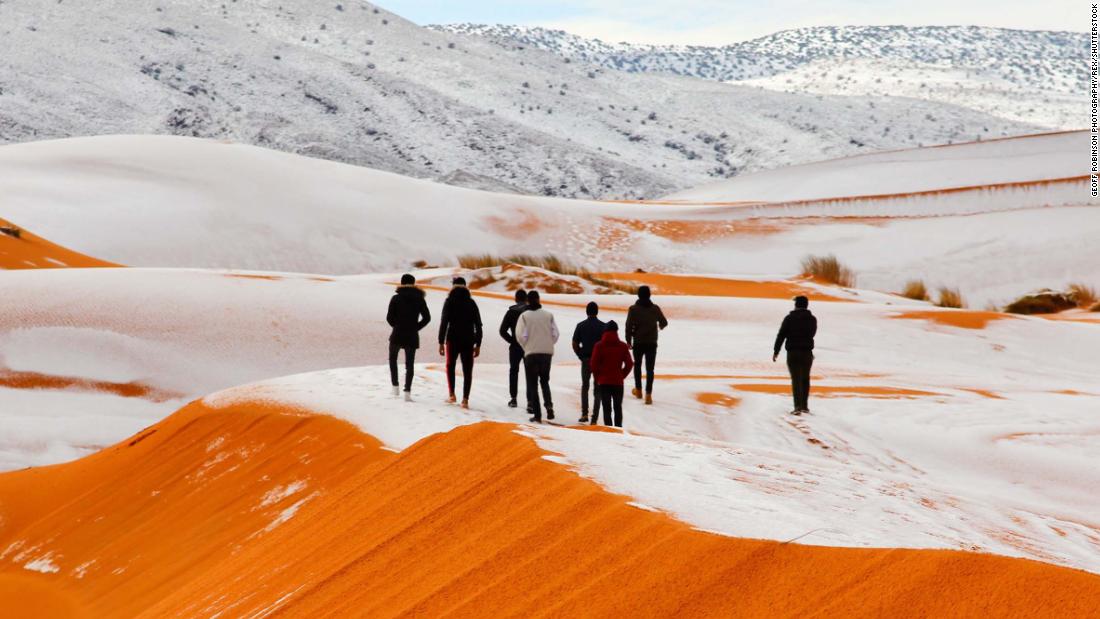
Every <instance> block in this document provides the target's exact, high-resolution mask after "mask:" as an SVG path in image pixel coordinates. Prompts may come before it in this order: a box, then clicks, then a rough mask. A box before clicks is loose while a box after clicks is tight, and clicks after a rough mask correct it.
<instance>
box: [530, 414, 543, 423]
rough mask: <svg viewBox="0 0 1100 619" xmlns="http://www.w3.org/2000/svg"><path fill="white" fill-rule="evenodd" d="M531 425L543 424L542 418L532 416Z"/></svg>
mask: <svg viewBox="0 0 1100 619" xmlns="http://www.w3.org/2000/svg"><path fill="white" fill-rule="evenodd" d="M531 423H542V417H540V416H538V415H532V416H531Z"/></svg>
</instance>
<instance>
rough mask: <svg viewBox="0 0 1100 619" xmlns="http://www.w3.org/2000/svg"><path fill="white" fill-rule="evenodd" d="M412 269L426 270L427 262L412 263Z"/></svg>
mask: <svg viewBox="0 0 1100 619" xmlns="http://www.w3.org/2000/svg"><path fill="white" fill-rule="evenodd" d="M412 268H414V269H426V268H428V261H427V260H417V261H416V262H414V263H412Z"/></svg>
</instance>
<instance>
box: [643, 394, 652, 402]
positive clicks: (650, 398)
mask: <svg viewBox="0 0 1100 619" xmlns="http://www.w3.org/2000/svg"><path fill="white" fill-rule="evenodd" d="M645 403H646V404H653V394H652V393H647V394H645Z"/></svg>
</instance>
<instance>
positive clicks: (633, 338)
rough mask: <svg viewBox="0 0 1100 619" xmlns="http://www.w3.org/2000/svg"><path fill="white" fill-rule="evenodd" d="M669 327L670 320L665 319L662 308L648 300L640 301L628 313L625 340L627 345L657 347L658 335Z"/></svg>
mask: <svg viewBox="0 0 1100 619" xmlns="http://www.w3.org/2000/svg"><path fill="white" fill-rule="evenodd" d="M667 326H668V320H666V319H665V315H664V313H663V312H662V311H661V308H660V307H658V306H656V305H654V304H653V301H650V300H648V299H646V300H641V299H639V300H638V302H637V303H635V304H634V305H631V306H630V310H629V311H627V313H626V328H625V331H626V333H625V334H624V339H625V340H626V343H627V344H631V345H634V346H637V345H639V344H641V345H654V346H655V345H656V344H657V333H658V332H659V331H660V330H661V329H664V328H665V327H667Z"/></svg>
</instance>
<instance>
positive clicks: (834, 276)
mask: <svg viewBox="0 0 1100 619" xmlns="http://www.w3.org/2000/svg"><path fill="white" fill-rule="evenodd" d="M802 274H803V275H808V276H810V277H813V278H814V279H816V280H819V281H823V282H828V283H830V284H836V285H837V286H844V287H845V288H852V287H854V286H855V285H856V274H855V272H854V271H852V270H851V269H849V268H848V267H846V266H844V265H843V264H841V263H840V261H839V260H837V259H836V256H834V255H832V254H829V255H828V256H806V257H805V258H803V259H802Z"/></svg>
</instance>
